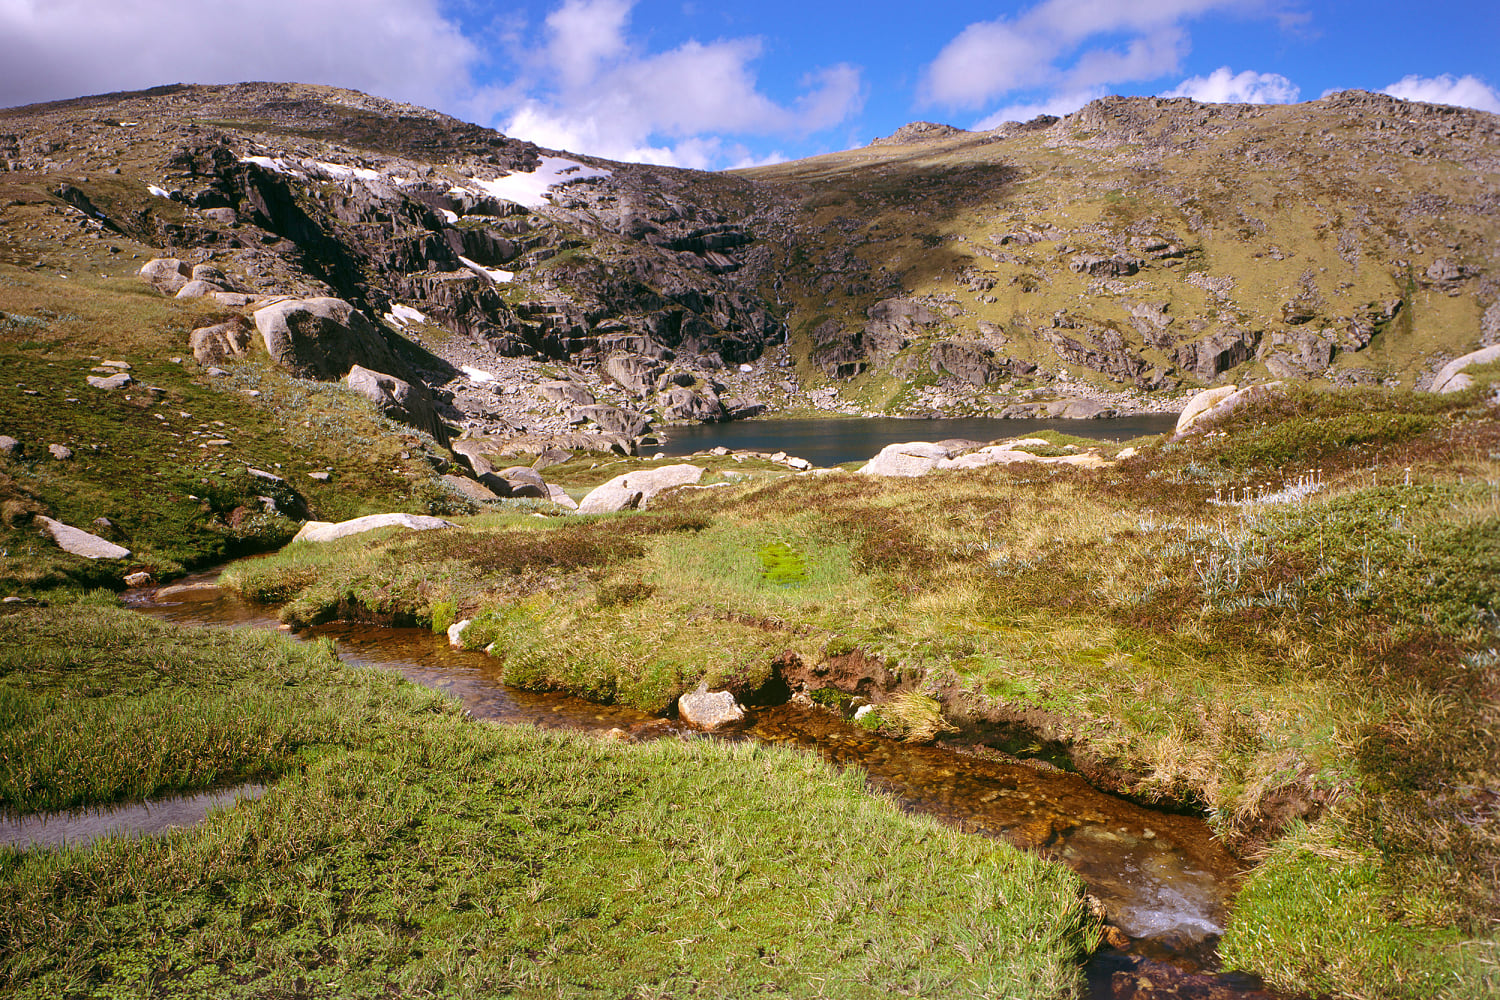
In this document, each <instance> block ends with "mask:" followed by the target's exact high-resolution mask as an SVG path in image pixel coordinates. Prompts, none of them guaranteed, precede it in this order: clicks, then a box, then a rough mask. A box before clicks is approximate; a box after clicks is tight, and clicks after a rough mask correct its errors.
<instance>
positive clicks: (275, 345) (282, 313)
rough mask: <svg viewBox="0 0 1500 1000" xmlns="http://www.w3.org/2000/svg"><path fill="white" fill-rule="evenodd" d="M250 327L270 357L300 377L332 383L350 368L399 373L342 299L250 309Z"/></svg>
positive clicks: (368, 326)
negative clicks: (251, 320) (253, 325)
mask: <svg viewBox="0 0 1500 1000" xmlns="http://www.w3.org/2000/svg"><path fill="white" fill-rule="evenodd" d="M255 326H256V328H257V329H258V330H259V331H260V335H261V339H262V340H263V341H264V342H265V345H266V352H267V353H268V354H270V355H271V358H272V359H273V360H275V361H276V363H277V364H279V365H281V366H282V367H284V368H286V369H288V370H289V371H291V372H292V373H293V374H295V375H298V376H300V377H302V378H315V379H321V380H324V381H332V380H334V379H338V378H342V377H343V376H344V375H345V373H347V372H348V371H349V369H351V368H353V367H354V366H355V365H360V366H362V367H365V368H369V369H371V370H373V371H377V372H401V373H403V374H404V372H405V366H404V365H403V364H401V362H400V361H398V360H397V359H396V357H395V355H394V354H393V353H392V352H391V349H390V346H389V345H388V344H386V342H385V338H383V337H382V336H381V335H380V331H378V330H377V329H376V328H375V326H374V324H373V323H371V322H370V321H369V320H368V319H366V318H365V315H364V314H363V313H361V312H360V311H359V310H358V309H355V308H354V307H353V306H352V305H350V304H349V303H348V302H345V301H344V300H343V299H335V298H317V299H287V300H283V301H281V302H275V303H272V304H270V305H266V306H263V307H261V308H260V309H258V310H256V312H255Z"/></svg>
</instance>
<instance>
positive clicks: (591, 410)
mask: <svg viewBox="0 0 1500 1000" xmlns="http://www.w3.org/2000/svg"><path fill="white" fill-rule="evenodd" d="M569 417H570V418H571V419H572V420H574V421H575V422H579V423H582V422H583V421H592V422H593V423H595V424H598V425H599V428H600V429H601V430H603V431H604V432H605V433H606V434H619V435H621V436H623V437H627V438H638V437H640V436H641V435H642V434H644V433H646V430H647V429H648V428H649V427H650V426H651V421H649V420H647V419H646V417H645V416H644V415H643V414H640V413H637V412H636V411H635V410H626V409H623V408H621V407H618V406H600V405H594V404H589V405H585V406H579V407H577V408H576V409H574V410H572V411H571V412H570V413H569Z"/></svg>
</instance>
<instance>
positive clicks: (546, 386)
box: [532, 379, 597, 406]
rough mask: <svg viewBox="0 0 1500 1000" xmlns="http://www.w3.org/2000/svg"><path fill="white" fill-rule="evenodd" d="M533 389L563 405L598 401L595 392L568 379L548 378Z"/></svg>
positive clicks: (546, 398)
mask: <svg viewBox="0 0 1500 1000" xmlns="http://www.w3.org/2000/svg"><path fill="white" fill-rule="evenodd" d="M532 389H533V390H535V391H536V394H537V395H538V396H540V397H542V398H543V399H545V400H547V401H549V402H552V403H559V404H561V405H562V406H593V405H594V403H595V402H597V400H595V399H594V394H593V393H591V392H589V391H588V390H587V389H585V388H584V387H583V386H581V385H579V384H578V383H577V382H570V381H568V380H567V379H547V380H544V381H541V382H538V383H537V384H536V385H534V386H532Z"/></svg>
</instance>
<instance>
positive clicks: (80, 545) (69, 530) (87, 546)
mask: <svg viewBox="0 0 1500 1000" xmlns="http://www.w3.org/2000/svg"><path fill="white" fill-rule="evenodd" d="M36 523H37V524H40V525H41V526H42V527H43V528H45V529H46V531H47V534H49V535H51V536H52V540H53V541H54V542H56V543H57V547H58V548H60V549H62V550H63V551H64V552H70V553H72V554H73V555H75V556H83V558H85V559H124V558H125V557H126V556H128V555H130V550H129V549H127V548H122V547H121V546H118V545H116V544H115V543H114V542H111V541H107V540H106V539H103V538H100V537H99V536H98V535H91V534H89V533H88V532H87V531H84V530H83V529H82V528H75V527H73V526H72V525H68V524H63V523H62V522H61V521H54V520H53V519H52V518H50V517H42V516H41V515H37V518H36Z"/></svg>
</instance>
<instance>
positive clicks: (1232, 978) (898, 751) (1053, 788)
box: [126, 573, 1276, 1000]
mask: <svg viewBox="0 0 1500 1000" xmlns="http://www.w3.org/2000/svg"><path fill="white" fill-rule="evenodd" d="M215 576H216V574H212V573H210V574H201V575H199V576H197V577H190V578H188V579H187V580H186V581H184V582H183V583H180V584H177V585H175V586H171V587H163V588H161V589H159V590H156V591H150V590H147V591H135V592H131V593H129V594H127V595H126V600H127V603H128V604H129V605H130V606H131V607H133V608H135V609H136V610H139V611H141V612H143V613H146V614H149V615H152V616H153V617H157V618H162V619H165V620H167V621H173V622H177V623H181V624H188V625H198V626H249V627H262V628H276V627H278V622H277V619H276V617H275V612H274V609H271V608H267V607H264V606H261V605H255V604H250V603H248V602H245V601H241V600H239V599H238V598H236V597H235V596H234V595H232V594H230V593H227V592H225V591H223V590H221V589H219V588H218V587H217V586H216V585H214V582H213V580H214V578H215ZM300 635H301V636H303V637H313V636H325V637H328V638H331V639H333V640H334V641H335V642H336V644H337V646H338V650H339V656H340V658H341V659H342V660H343V661H344V662H346V663H349V664H351V665H355V666H365V667H378V668H382V669H388V670H394V671H396V672H397V673H400V674H401V675H402V676H404V677H406V678H407V679H408V680H411V681H413V682H415V683H418V684H422V685H425V686H427V687H430V688H434V689H436V690H439V691H443V692H446V693H448V694H451V695H453V696H454V697H455V698H457V699H458V700H459V701H460V703H461V704H463V706H464V707H465V708H466V709H467V710H468V711H469V712H470V713H471V714H472V715H473V716H475V717H476V718H481V719H487V720H493V721H497V722H506V723H524V724H531V725H536V726H544V727H549V728H565V729H573V730H584V731H590V732H599V733H603V732H608V731H610V730H615V729H618V730H623V731H624V732H626V733H627V734H628V735H629V736H630V737H632V738H636V739H647V738H656V737H663V736H678V737H681V738H690V739H691V738H701V735H702V734H699V733H697V732H695V731H692V730H684V729H682V728H680V727H679V726H678V725H677V723H675V721H672V720H665V719H661V718H658V717H655V716H650V715H646V714H644V713H642V712H638V711H635V710H633V709H629V708H624V707H620V706H609V705H598V704H594V703H592V702H588V701H585V700H583V699H580V698H575V697H571V696H568V695H562V694H554V693H539V692H530V691H521V690H518V689H515V688H511V687H507V686H506V685H505V684H504V683H503V682H502V681H501V679H500V672H501V671H500V667H499V664H498V661H496V660H495V659H494V658H492V657H490V656H487V655H486V654H484V653H481V652H465V651H459V650H454V649H451V648H450V647H449V646H448V644H447V642H446V641H444V639H443V637H441V636H436V635H434V634H432V633H431V632H428V631H426V630H425V629H399V628H396V629H392V628H378V627H373V626H370V625H366V624H345V623H334V624H330V625H326V626H320V627H318V628H315V629H309V630H306V631H304V632H302V633H300ZM724 738H729V739H736V738H738V739H745V738H754V739H759V740H762V741H765V742H768V743H787V744H793V745H796V746H801V747H805V748H807V749H809V750H813V751H816V752H817V753H819V754H821V755H822V756H824V757H825V758H827V759H828V760H830V761H832V762H833V763H835V764H837V765H839V766H847V765H855V766H858V767H860V768H863V769H864V771H865V773H866V774H867V775H868V778H869V782H870V784H871V785H872V786H873V787H874V788H876V789H879V790H881V791H884V792H887V793H889V794H891V795H893V796H894V797H896V798H897V799H898V801H900V803H901V804H902V805H903V806H904V807H905V808H908V809H910V810H912V811H914V812H921V813H926V814H930V815H934V816H937V817H939V818H941V819H943V820H946V821H948V822H951V823H954V824H955V825H957V826H959V827H960V828H962V829H964V830H967V831H971V832H974V833H980V834H986V835H990V836H995V837H1000V838H1003V839H1005V840H1007V841H1009V842H1011V843H1013V844H1015V845H1017V846H1019V847H1022V848H1025V849H1028V850H1036V851H1040V852H1042V853H1043V854H1045V855H1046V856H1048V857H1052V858H1055V859H1057V860H1059V861H1062V862H1064V863H1066V864H1068V865H1069V866H1070V867H1072V868H1073V869H1074V870H1075V871H1077V872H1078V873H1079V875H1080V876H1082V877H1083V879H1084V881H1085V882H1086V883H1087V884H1088V886H1089V890H1090V892H1091V893H1092V894H1093V895H1094V896H1095V897H1096V898H1097V899H1099V900H1100V901H1101V902H1102V903H1103V904H1104V907H1105V910H1106V912H1107V914H1108V916H1109V920H1110V923H1111V924H1112V925H1113V926H1114V927H1115V928H1117V929H1118V930H1117V931H1116V932H1113V933H1112V942H1113V944H1115V945H1116V946H1118V947H1112V948H1106V949H1104V950H1103V951H1101V952H1100V953H1099V954H1098V955H1096V956H1095V958H1094V959H1093V960H1092V961H1091V962H1090V963H1089V966H1088V969H1087V973H1088V979H1089V989H1090V992H1089V996H1090V997H1092V998H1114V1000H1150V998H1156V997H1184V998H1189V997H1191V998H1203V1000H1220V998H1224V1000H1229V998H1238V1000H1259V998H1267V1000H1269V998H1274V997H1275V996H1276V995H1275V994H1272V993H1270V992H1268V991H1267V990H1266V989H1265V988H1264V987H1263V986H1262V985H1261V984H1260V983H1259V981H1258V980H1256V979H1255V978H1254V977H1249V976H1240V975H1233V974H1227V975H1226V974H1216V973H1215V972H1214V971H1213V970H1214V968H1215V963H1216V959H1215V953H1214V948H1215V945H1216V944H1217V941H1218V936H1219V935H1220V934H1221V933H1222V932H1223V929H1224V926H1225V923H1226V920H1227V911H1228V904H1229V900H1230V898H1231V897H1232V895H1233V892H1234V888H1235V883H1236V872H1237V868H1238V865H1237V863H1236V861H1235V859H1234V858H1233V857H1232V856H1231V855H1229V853H1228V852H1227V851H1225V850H1224V849H1223V847H1222V846H1220V845H1219V843H1218V842H1217V841H1215V840H1214V839H1213V837H1212V835H1211V833H1210V831H1209V828H1208V826H1207V824H1205V823H1204V822H1203V821H1202V820H1200V819H1197V818H1195V817H1190V816H1181V815H1174V814H1169V813H1163V812H1157V811H1154V810H1150V809H1146V808H1143V807H1141V806H1138V805H1135V804H1133V803H1131V802H1128V801H1126V800H1124V799H1120V798H1118V797H1116V796H1113V795H1108V794H1106V793H1103V792H1100V791H1099V790H1098V789H1096V788H1094V787H1093V786H1091V785H1090V784H1089V783H1088V782H1087V781H1085V780H1084V779H1083V778H1082V777H1080V776H1078V775H1076V774H1071V773H1068V772H1065V771H1061V770H1058V769H1057V768H1054V767H1052V766H1050V765H1047V764H1043V763H1040V762H1035V761H1019V760H1016V759H1014V758H1005V757H1004V756H1003V755H998V754H996V755H993V757H992V756H991V755H987V754H983V753H982V752H981V753H972V752H962V751H957V750H953V749H947V748H943V747H930V746H914V745H910V744H905V743H900V742H897V741H894V740H890V739H886V738H884V737H881V736H878V735H876V734H873V733H870V732H867V731H865V730H863V729H861V728H858V727H856V726H854V725H851V724H850V723H848V722H846V721H844V720H843V719H842V718H840V717H838V716H836V715H833V714H831V713H829V712H826V711H823V710H821V709H816V708H806V707H802V706H799V705H795V704H787V705H782V706H779V707H775V708H764V709H755V710H753V712H752V714H751V717H750V718H749V720H747V723H746V725H745V728H744V729H743V730H742V731H741V732H738V733H729V734H725V736H724ZM1125 939H1128V940H1125Z"/></svg>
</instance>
